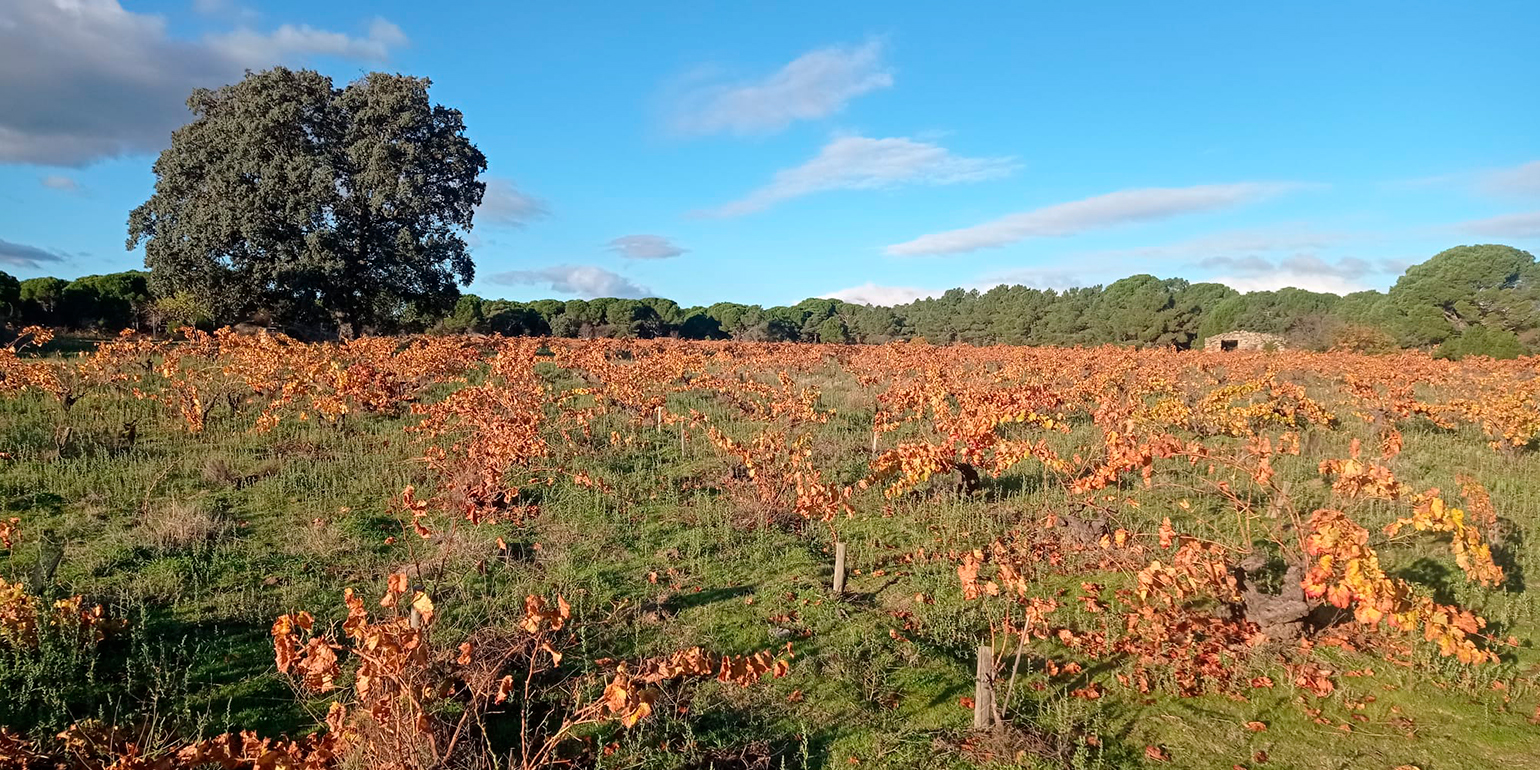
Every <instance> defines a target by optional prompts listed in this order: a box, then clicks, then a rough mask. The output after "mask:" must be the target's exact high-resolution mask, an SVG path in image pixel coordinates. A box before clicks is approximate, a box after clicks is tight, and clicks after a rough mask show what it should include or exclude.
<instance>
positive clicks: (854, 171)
mask: <svg viewBox="0 0 1540 770" xmlns="http://www.w3.org/2000/svg"><path fill="white" fill-rule="evenodd" d="M1016 168H1017V163H1016V159H1015V158H1010V157H996V158H965V157H961V156H958V155H954V154H952V152H951V151H950V150H948V149H946V148H945V147H942V146H940V145H936V144H931V143H929V142H921V141H916V140H914V139H909V138H906V137H892V138H887V139H871V138H867V137H864V136H841V137H836V138H834V139H833V140H831V141H830V142H829V143H828V144H826V145H824V146H823V149H822V150H820V151H819V152H818V155H817V156H815V157H814V158H813V159H812V160H809V161H808V162H806V163H803V164H802V165H800V166H796V167H794V168H788V169H783V170H781V171H777V172H776V173H775V176H774V177H772V178H771V180H770V183H769V184H766V185H765V186H763V187H760V188H759V189H757V190H754V191H752V192H750V193H749V194H748V195H745V196H744V197H742V198H740V199H738V200H736V201H732V202H731V203H727V204H724V205H722V206H718V207H716V208H713V209H708V210H706V211H702V212H699V213H700V214H703V215H705V216H714V217H734V216H741V215H743V214H749V213H752V212H755V211H763V210H764V209H767V208H769V207H771V206H773V205H775V204H777V203H780V202H782V201H786V200H790V199H792V198H799V197H801V196H804V195H810V194H812V193H817V192H824V191H827V190H874V189H881V188H890V187H902V186H906V185H946V184H958V183H962V182H978V181H982V180H985V179H994V178H998V177H1002V176H1005V175H1007V174H1009V173H1011V172H1012V171H1014V170H1016Z"/></svg>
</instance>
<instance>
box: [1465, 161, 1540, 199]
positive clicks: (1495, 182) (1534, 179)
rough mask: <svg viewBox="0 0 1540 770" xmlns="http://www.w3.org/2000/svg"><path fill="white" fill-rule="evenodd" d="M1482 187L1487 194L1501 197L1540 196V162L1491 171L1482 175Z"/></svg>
mask: <svg viewBox="0 0 1540 770" xmlns="http://www.w3.org/2000/svg"><path fill="white" fill-rule="evenodd" d="M1480 185H1481V188H1482V189H1483V190H1485V191H1486V192H1489V193H1496V194H1499V195H1540V160H1535V161H1530V162H1529V163H1525V164H1524V165H1522V166H1517V167H1514V168H1506V169H1501V170H1498V171H1489V172H1487V173H1486V174H1483V175H1482V177H1481V183H1480Z"/></svg>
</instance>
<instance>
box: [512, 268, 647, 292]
mask: <svg viewBox="0 0 1540 770" xmlns="http://www.w3.org/2000/svg"><path fill="white" fill-rule="evenodd" d="M488 280H490V281H491V282H492V283H500V284H505V285H524V286H545V287H546V288H548V289H550V290H551V291H554V292H556V293H558V294H574V295H577V296H579V297H583V298H585V299H591V298H593V297H629V298H638V297H646V296H650V295H651V294H652V291H651V290H650V289H648V288H646V287H645V286H641V285H638V284H636V283H634V282H633V281H632V280H631V279H629V278H627V277H625V276H623V275H620V274H618V273H614V272H611V271H609V270H605V269H604V268H602V267H595V266H593V265H556V266H555V267H547V268H542V269H539V270H510V271H508V272H505V273H497V274H496V275H493V276H491V277H490V278H488Z"/></svg>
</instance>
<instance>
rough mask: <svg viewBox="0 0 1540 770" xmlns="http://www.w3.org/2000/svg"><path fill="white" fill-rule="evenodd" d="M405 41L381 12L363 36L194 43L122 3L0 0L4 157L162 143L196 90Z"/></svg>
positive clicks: (295, 33)
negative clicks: (279, 66)
mask: <svg viewBox="0 0 1540 770" xmlns="http://www.w3.org/2000/svg"><path fill="white" fill-rule="evenodd" d="M405 42H406V38H405V35H403V34H402V32H401V30H400V28H398V27H396V25H394V24H392V23H390V22H388V21H385V20H383V19H375V20H374V21H373V22H372V23H371V24H370V27H369V29H368V32H367V34H366V35H365V36H363V37H356V36H350V35H347V34H343V33H339V32H331V31H326V30H319V29H316V28H314V27H309V26H305V25H299V26H296V25H284V26H281V27H279V28H278V29H276V30H274V31H272V32H259V31H255V30H253V29H250V28H248V27H245V26H242V27H238V28H236V29H234V30H231V31H227V32H220V33H216V34H212V35H209V36H207V37H205V38H203V39H200V40H189V39H181V38H175V37H172V36H171V35H170V34H169V33H168V31H167V25H166V19H165V18H164V17H162V16H159V15H155V14H148V13H135V12H132V11H128V10H125V9H124V8H123V7H122V6H121V5H119V3H118V2H117V0H11V1H10V2H6V3H3V4H0V104H4V105H5V108H4V109H3V110H0V163H35V164H43V165H60V166H81V165H85V164H88V163H91V162H93V161H96V160H101V159H103V158H110V157H116V156H120V155H125V154H133V153H148V152H155V151H158V150H159V149H161V148H162V147H164V146H165V145H166V143H167V142H168V141H169V139H170V136H171V131H172V130H173V129H175V128H176V127H177V126H178V125H181V124H182V123H184V122H186V120H187V119H188V113H187V110H186V107H185V103H186V100H187V97H188V95H189V94H190V93H192V91H193V89H195V88H200V87H210V88H212V87H218V86H220V85H224V84H226V83H230V82H233V81H236V80H239V79H240V78H241V75H242V73H243V72H244V71H245V70H247V69H262V68H265V67H269V66H272V65H275V64H281V63H290V64H303V63H305V62H306V61H308V60H310V59H312V58H314V57H318V56H336V57H343V58H347V59H353V60H359V61H370V62H377V61H380V60H383V59H384V58H385V57H386V56H387V55H388V54H389V53H390V51H391V50H392V49H394V48H396V47H397V46H400V45H403V44H404V43H405Z"/></svg>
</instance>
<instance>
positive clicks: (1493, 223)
mask: <svg viewBox="0 0 1540 770" xmlns="http://www.w3.org/2000/svg"><path fill="white" fill-rule="evenodd" d="M1456 227H1457V228H1458V229H1460V230H1463V231H1465V232H1468V233H1473V234H1476V235H1484V236H1490V237H1493V238H1540V211H1527V212H1522V213H1518V214H1502V215H1499V216H1495V217H1487V218H1486V219H1474V220H1471V221H1469V222H1462V223H1460V224H1459V225H1457V226H1456Z"/></svg>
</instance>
